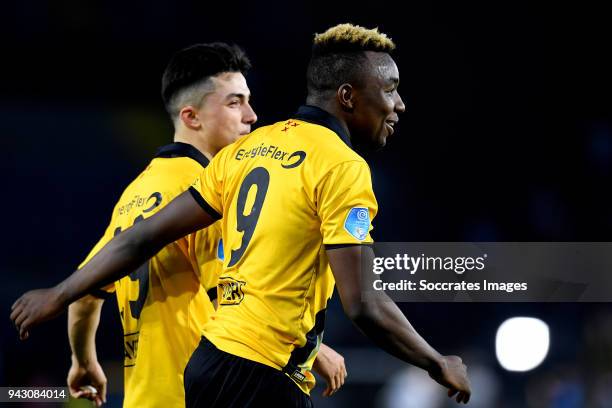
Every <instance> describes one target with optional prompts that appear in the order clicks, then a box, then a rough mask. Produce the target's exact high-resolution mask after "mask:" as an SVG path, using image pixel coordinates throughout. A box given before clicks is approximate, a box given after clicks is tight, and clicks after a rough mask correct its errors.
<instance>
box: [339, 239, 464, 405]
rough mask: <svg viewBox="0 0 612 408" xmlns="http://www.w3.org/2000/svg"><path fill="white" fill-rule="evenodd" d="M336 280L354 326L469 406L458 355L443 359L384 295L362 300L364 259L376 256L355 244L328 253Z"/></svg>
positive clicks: (344, 306)
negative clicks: (422, 371) (362, 264)
mask: <svg viewBox="0 0 612 408" xmlns="http://www.w3.org/2000/svg"><path fill="white" fill-rule="evenodd" d="M327 256H328V258H329V262H330V265H331V268H332V271H333V274H334V277H335V279H336V286H337V288H338V293H339V294H340V300H341V301H342V307H343V308H344V312H345V313H346V314H347V316H348V317H349V318H350V319H351V320H352V321H353V323H355V325H356V326H357V327H358V328H359V329H360V330H361V331H362V332H363V333H364V334H365V335H366V336H368V337H369V338H370V339H371V340H372V341H374V342H375V343H376V344H377V345H378V346H379V347H381V348H382V349H384V350H385V351H387V352H389V353H390V354H392V355H394V356H396V357H398V358H400V359H401V360H404V361H406V362H408V363H411V364H413V365H415V366H417V367H420V368H422V369H424V370H426V371H427V372H428V373H429V375H430V376H431V377H432V378H433V379H434V380H436V381H437V382H438V383H440V384H442V385H443V386H445V387H447V388H448V389H449V392H448V395H449V396H451V397H452V396H454V395H455V394H456V395H457V397H456V399H457V402H464V403H467V402H468V401H469V399H470V394H471V387H470V382H469V380H468V377H467V372H466V366H465V365H464V364H463V362H462V361H461V359H460V358H459V357H457V356H442V355H440V354H439V353H438V352H437V351H436V350H434V349H433V348H432V347H431V346H430V345H429V344H428V343H427V342H426V341H425V339H423V338H422V337H421V336H420V335H419V334H418V333H417V332H416V330H415V329H414V328H413V327H412V325H411V324H410V322H409V321H408V319H406V317H405V316H404V314H403V313H402V312H401V310H400V309H399V308H398V307H397V305H396V304H395V303H394V302H393V301H391V299H389V297H388V296H387V295H386V294H385V293H384V292H382V291H381V292H376V293H373V296H371V297H368V298H367V299H365V300H364V299H362V287H363V286H364V285H366V284H368V282H364V280H365V279H367V277H366V276H369V275H366V276H362V274H361V272H360V271H361V257H362V256H365V257H368V258H367V260H366V262H367V261H370V263H372V259H373V257H374V253H373V251H372V249H371V248H369V247H367V246H361V245H355V246H349V247H344V248H336V249H330V250H327Z"/></svg>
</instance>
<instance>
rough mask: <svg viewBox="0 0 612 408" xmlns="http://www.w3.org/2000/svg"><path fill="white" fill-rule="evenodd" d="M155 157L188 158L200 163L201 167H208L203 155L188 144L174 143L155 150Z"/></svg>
mask: <svg viewBox="0 0 612 408" xmlns="http://www.w3.org/2000/svg"><path fill="white" fill-rule="evenodd" d="M155 157H163V158H172V157H189V158H190V159H193V160H195V161H197V162H198V163H200V165H201V166H202V167H206V166H208V163H209V161H208V159H207V158H206V156H204V154H203V153H202V152H201V151H199V150H198V149H196V148H195V147H193V146H192V145H190V144H188V143H182V142H174V143H171V144H168V145H165V146H162V147H160V148H159V149H158V150H157V154H156V155H155Z"/></svg>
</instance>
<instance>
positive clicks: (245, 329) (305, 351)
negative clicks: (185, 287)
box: [190, 106, 377, 393]
mask: <svg viewBox="0 0 612 408" xmlns="http://www.w3.org/2000/svg"><path fill="white" fill-rule="evenodd" d="M190 192H191V193H192V195H193V196H194V198H195V199H196V200H197V201H198V202H199V203H200V205H202V207H203V208H204V209H205V210H206V211H207V212H208V213H209V214H211V215H213V216H218V217H222V218H223V220H222V221H221V223H222V230H223V240H224V244H225V260H224V265H223V271H222V273H221V275H220V277H219V286H218V291H219V293H218V303H219V309H218V310H217V313H216V314H215V316H213V317H212V319H211V320H210V321H209V322H208V323H207V324H206V325H205V326H204V335H205V336H206V337H207V338H208V339H209V340H210V341H211V342H212V343H213V344H214V345H215V346H216V347H217V348H219V349H221V350H223V351H225V352H227V353H230V354H234V355H236V356H239V357H242V358H246V359H249V360H253V361H257V362H260V363H262V364H266V365H268V366H270V367H274V368H276V369H279V370H283V371H284V372H285V373H287V375H289V376H290V377H291V378H292V379H293V381H295V382H296V383H297V384H298V386H299V387H300V388H301V389H302V390H303V391H304V392H305V393H309V391H310V389H312V387H313V386H314V377H313V376H312V374H311V373H310V369H311V367H312V363H313V361H314V358H315V356H316V353H317V351H318V349H319V345H320V343H321V339H322V334H323V328H324V320H325V310H326V307H327V301H328V299H329V298H330V297H331V294H332V292H333V288H334V278H333V275H332V272H331V269H330V267H329V262H328V259H327V255H326V252H325V249H326V246H327V247H329V246H334V245H347V244H363V243H371V242H372V239H371V237H370V235H369V231H370V230H371V228H372V227H371V222H370V220H371V219H373V218H374V216H375V215H376V211H377V203H376V198H375V197H374V193H373V191H372V182H371V174H370V169H369V167H368V165H367V163H366V162H365V160H364V159H363V158H362V157H360V156H359V155H358V154H357V153H355V152H354V151H353V150H352V149H351V147H350V141H349V137H348V135H347V133H346V131H344V129H343V128H342V126H341V125H340V122H339V121H338V120H337V119H336V118H334V117H333V116H331V115H330V114H328V113H327V112H325V111H323V110H321V109H318V108H316V107H312V106H303V107H301V108H300V110H299V111H298V113H297V114H296V116H294V117H293V118H292V119H290V120H287V121H284V122H278V123H276V124H274V125H270V126H265V127H261V128H259V129H257V130H256V131H254V132H253V133H251V134H250V135H248V136H246V137H244V138H242V139H240V140H239V141H237V142H235V143H234V144H232V145H230V146H227V147H226V148H224V149H223V150H222V151H221V152H219V153H218V155H217V156H215V158H214V159H213V160H212V161H211V164H210V165H209V166H208V167H207V168H206V169H204V170H203V172H202V174H201V175H200V177H199V178H198V179H196V181H195V182H194V185H193V186H192V187H191V188H190Z"/></svg>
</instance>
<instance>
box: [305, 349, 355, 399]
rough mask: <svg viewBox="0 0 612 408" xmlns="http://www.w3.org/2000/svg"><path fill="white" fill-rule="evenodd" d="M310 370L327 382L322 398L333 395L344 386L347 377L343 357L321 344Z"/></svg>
mask: <svg viewBox="0 0 612 408" xmlns="http://www.w3.org/2000/svg"><path fill="white" fill-rule="evenodd" d="M312 369H313V370H314V371H315V372H316V373H317V374H319V375H320V376H321V377H323V379H324V380H325V382H327V387H326V388H325V390H324V391H323V396H324V397H329V396H331V395H333V394H334V393H335V392H336V391H338V390H339V389H340V387H342V386H343V385H344V379H345V378H346V376H347V373H346V366H345V365H344V357H342V355H341V354H339V353H338V352H336V351H335V350H334V349H332V348H331V347H329V346H326V345H325V344H323V343H321V347H320V348H319V352H318V353H317V358H316V359H315V361H314V364H313V365H312Z"/></svg>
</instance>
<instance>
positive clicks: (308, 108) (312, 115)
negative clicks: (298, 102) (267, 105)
mask: <svg viewBox="0 0 612 408" xmlns="http://www.w3.org/2000/svg"><path fill="white" fill-rule="evenodd" d="M293 118H294V119H299V120H303V121H304V122H310V123H314V124H317V125H321V126H325V127H326V128H328V129H330V130H332V131H334V132H335V133H336V134H337V135H338V136H339V137H340V139H342V141H343V142H344V143H346V145H347V146H348V147H350V148H351V149H352V148H353V146H352V145H351V138H350V136H349V134H348V132H347V131H346V130H345V129H344V127H342V124H341V123H340V121H339V120H338V119H336V117H335V116H333V115H332V114H330V113H329V112H326V111H324V110H323V109H321V108H318V107H316V106H312V105H302V106H300V108H299V109H298V111H297V113H296V114H295V115H294V117H293Z"/></svg>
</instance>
